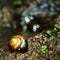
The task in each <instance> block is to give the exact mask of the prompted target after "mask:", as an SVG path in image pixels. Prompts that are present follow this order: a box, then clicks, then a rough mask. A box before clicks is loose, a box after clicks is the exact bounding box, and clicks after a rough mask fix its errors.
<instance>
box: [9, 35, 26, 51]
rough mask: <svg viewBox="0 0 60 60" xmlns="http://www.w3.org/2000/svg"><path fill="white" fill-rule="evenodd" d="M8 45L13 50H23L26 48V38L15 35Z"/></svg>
mask: <svg viewBox="0 0 60 60" xmlns="http://www.w3.org/2000/svg"><path fill="white" fill-rule="evenodd" d="M8 45H9V48H10V49H11V50H14V51H16V50H21V49H24V48H26V39H25V38H24V37H23V36H20V35H16V36H13V37H12V39H11V40H10V41H9V44H8Z"/></svg>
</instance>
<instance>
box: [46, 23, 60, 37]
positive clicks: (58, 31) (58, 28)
mask: <svg viewBox="0 0 60 60" xmlns="http://www.w3.org/2000/svg"><path fill="white" fill-rule="evenodd" d="M46 34H47V36H52V35H54V36H60V22H57V23H56V24H55V25H54V28H53V29H52V30H47V31H46Z"/></svg>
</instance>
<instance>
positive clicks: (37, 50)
mask: <svg viewBox="0 0 60 60" xmlns="http://www.w3.org/2000/svg"><path fill="white" fill-rule="evenodd" d="M13 35H15V33H14V31H12V30H11V29H8V28H0V60H60V37H54V36H51V37H50V38H47V37H45V35H44V34H43V33H39V34H37V35H35V36H34V35H33V36H32V37H30V38H28V39H27V42H28V50H27V51H26V52H25V53H21V52H16V51H15V52H11V51H10V50H9V47H8V42H9V40H10V39H11V37H12V36H13ZM42 45H46V46H47V52H46V53H45V54H43V53H42V52H41V46H42Z"/></svg>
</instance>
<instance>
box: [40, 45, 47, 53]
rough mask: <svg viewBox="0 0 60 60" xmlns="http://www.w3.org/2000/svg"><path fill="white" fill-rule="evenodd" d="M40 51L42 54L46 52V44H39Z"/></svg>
mask: <svg viewBox="0 0 60 60" xmlns="http://www.w3.org/2000/svg"><path fill="white" fill-rule="evenodd" d="M41 52H42V53H44V54H45V53H46V52H47V46H46V45H42V46H41Z"/></svg>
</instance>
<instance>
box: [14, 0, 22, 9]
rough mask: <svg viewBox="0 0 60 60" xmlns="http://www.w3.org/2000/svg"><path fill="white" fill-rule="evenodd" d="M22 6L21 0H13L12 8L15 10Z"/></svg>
mask: <svg viewBox="0 0 60 60" xmlns="http://www.w3.org/2000/svg"><path fill="white" fill-rule="evenodd" d="M22 4H23V1H22V0H13V7H14V8H17V7H19V6H21V5H22Z"/></svg>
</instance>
